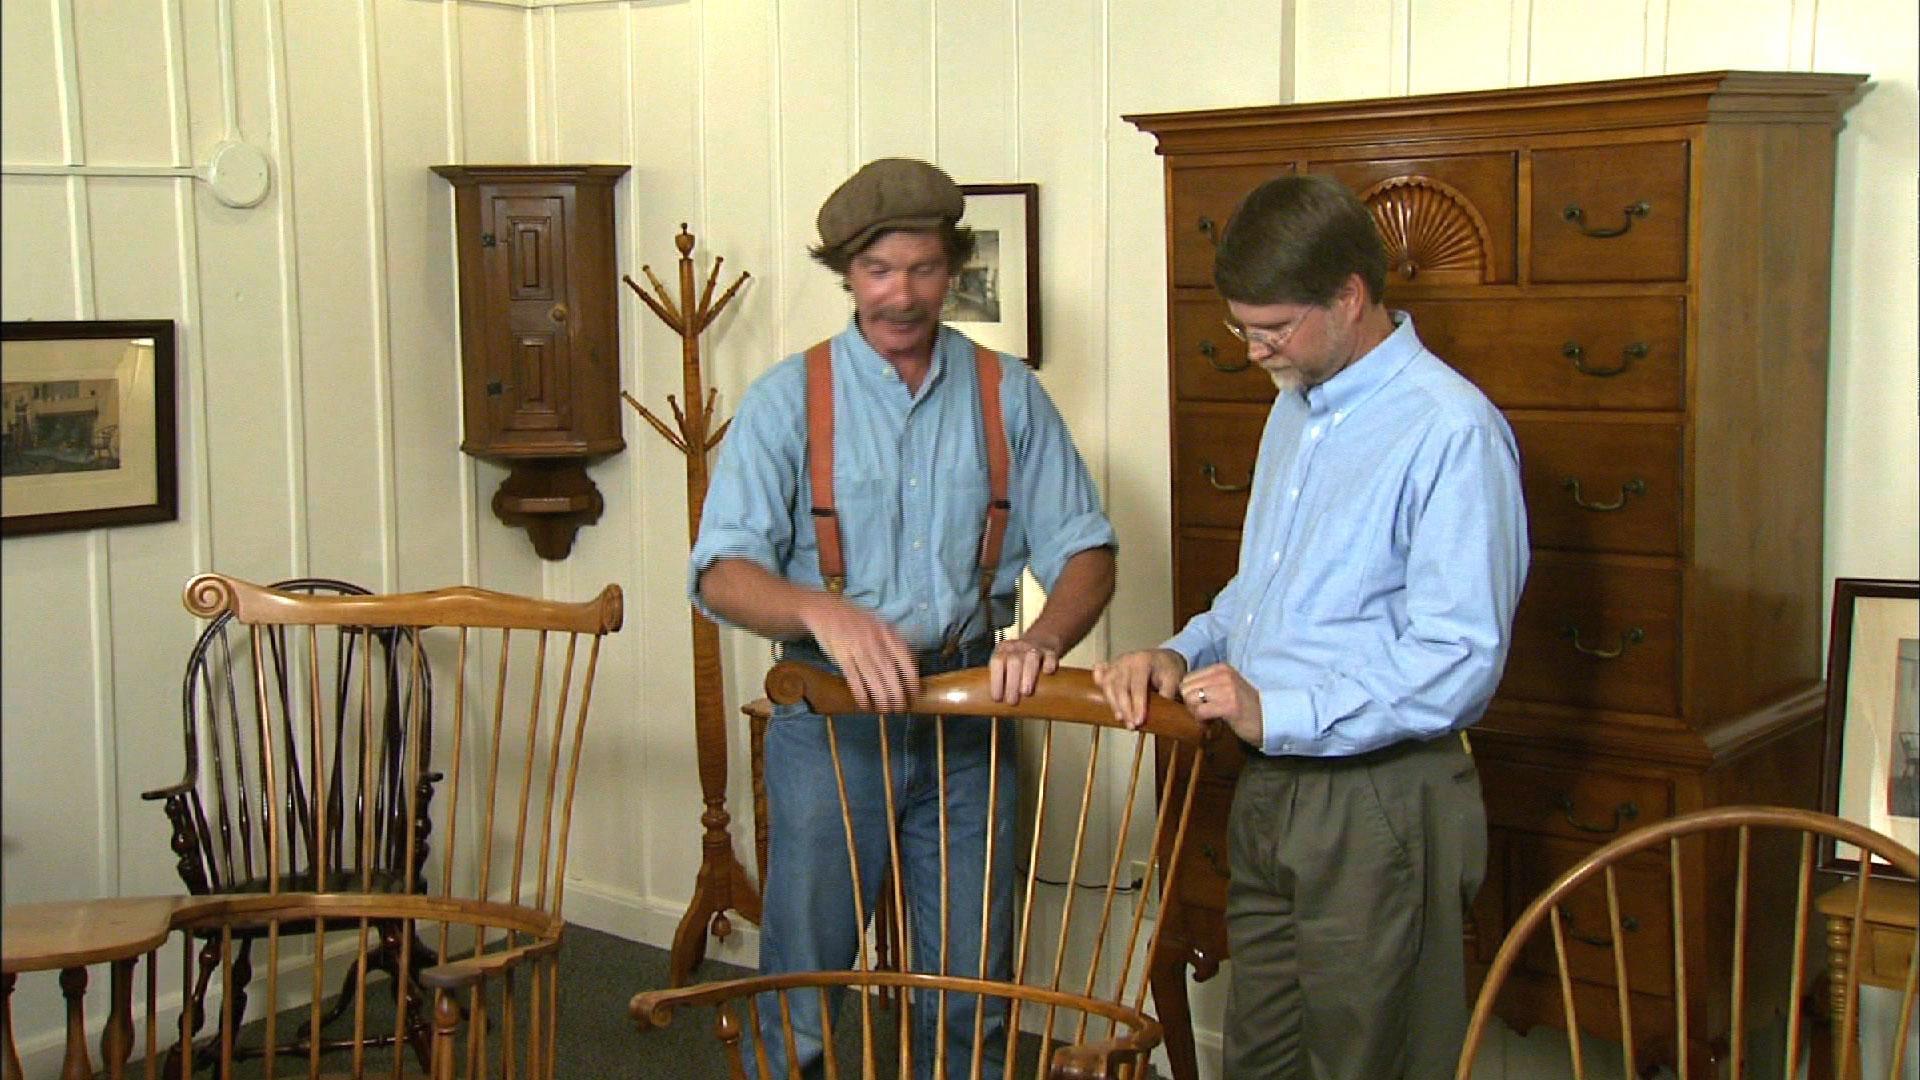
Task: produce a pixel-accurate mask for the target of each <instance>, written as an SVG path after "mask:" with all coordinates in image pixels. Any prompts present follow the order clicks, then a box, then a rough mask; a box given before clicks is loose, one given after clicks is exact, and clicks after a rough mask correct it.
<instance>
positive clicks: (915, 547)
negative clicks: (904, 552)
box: [913, 540, 925, 551]
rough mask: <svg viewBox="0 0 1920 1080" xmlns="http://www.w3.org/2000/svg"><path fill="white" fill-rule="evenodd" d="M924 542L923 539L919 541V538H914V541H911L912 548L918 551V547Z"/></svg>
mask: <svg viewBox="0 0 1920 1080" xmlns="http://www.w3.org/2000/svg"><path fill="white" fill-rule="evenodd" d="M924 543H925V542H924V541H921V540H915V541H914V542H913V550H915V551H919V550H920V548H921V547H922V546H924Z"/></svg>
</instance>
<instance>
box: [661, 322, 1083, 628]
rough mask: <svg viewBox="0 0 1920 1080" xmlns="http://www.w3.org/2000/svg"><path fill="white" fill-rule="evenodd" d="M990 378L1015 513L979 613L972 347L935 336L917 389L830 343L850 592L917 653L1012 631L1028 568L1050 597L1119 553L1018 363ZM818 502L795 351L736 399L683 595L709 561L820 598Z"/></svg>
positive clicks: (956, 338)
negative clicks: (1095, 561) (751, 569)
mask: <svg viewBox="0 0 1920 1080" xmlns="http://www.w3.org/2000/svg"><path fill="white" fill-rule="evenodd" d="M1000 370H1001V376H1000V409H1001V416H1002V417H1003V420H1004V423H1005V425H1006V432H1007V442H1008V444H1009V446H1010V447H1011V451H1012V461H1011V465H1010V468H1009V476H1008V479H1007V488H1008V491H1007V497H1008V499H1009V501H1010V502H1012V504H1013V512H1012V515H1011V520H1010V521H1009V522H1008V525H1007V536H1006V542H1005V544H1004V546H1003V547H1002V549H1001V557H1000V565H999V568H998V572H997V573H996V575H995V583H994V589H993V594H994V602H993V610H992V611H991V612H990V613H982V612H980V611H979V610H978V608H979V600H980V573H979V557H980V556H979V553H980V537H981V533H982V531H983V529H984V527H985V525H986V517H987V498H988V492H989V484H988V480H987V458H986V436H985V433H984V431H983V429H982V426H981V422H980V384H979V376H978V374H977V369H976V368H975V360H974V346H973V342H972V341H970V340H968V339H967V337H966V336H965V335H963V334H961V333H959V332H958V331H956V330H953V329H951V328H949V327H946V326H942V327H941V328H940V331H939V333H938V335H937V336H936V337H935V338H934V344H933V365H932V367H931V369H930V370H929V371H928V372H927V376H926V378H925V379H924V380H922V381H921V384H920V389H919V391H918V392H917V393H915V392H910V391H909V390H908V389H907V384H906V383H905V382H904V381H903V380H902V379H901V378H900V376H899V374H898V373H896V372H895V371H894V369H893V365H892V364H889V363H888V362H887V361H886V360H885V359H884V358H883V357H881V356H880V354H879V353H877V352H875V351H874V350H873V348H872V346H870V345H868V344H867V341H866V339H865V338H864V337H862V336H861V335H860V331H859V328H858V326H857V325H855V324H853V323H849V324H848V326H847V328H846V329H845V330H843V331H841V332H840V333H839V334H837V335H835V336H834V338H833V423H834V429H833V446H834V450H833V493H834V501H835V503H836V505H837V506H838V508H839V511H840V543H841V549H842V551H843V552H844V553H845V556H846V564H847V587H846V593H845V595H846V597H847V598H848V599H850V600H852V601H854V602H855V603H857V604H860V605H861V606H863V607H866V608H869V609H871V610H872V611H874V612H875V613H877V614H878V615H879V616H880V617H881V618H882V619H884V620H885V621H886V622H887V623H888V624H889V625H891V626H893V627H894V628H895V629H896V630H898V631H899V632H900V635H901V636H902V637H903V638H904V639H905V640H906V642H907V644H908V645H909V646H911V647H913V648H916V649H931V648H935V647H937V646H939V645H941V644H943V643H944V642H946V641H947V640H949V635H951V636H952V639H953V640H959V641H965V640H971V639H973V638H979V637H985V636H986V635H987V634H988V633H990V632H991V631H992V630H993V629H996V628H999V627H1004V626H1007V625H1008V624H1010V623H1011V622H1012V621H1013V595H1014V590H1015V587H1016V586H1017V584H1018V582H1019V580H1020V571H1021V570H1022V568H1024V567H1026V566H1028V565H1029V564H1031V566H1032V568H1033V574H1034V577H1035V578H1037V579H1038V580H1039V582H1040V584H1041V585H1042V587H1044V588H1047V589H1052V588H1053V584H1054V581H1055V580H1056V579H1057V578H1058V577H1059V575H1060V570H1061V568H1062V567H1064V566H1065V565H1066V563H1067V560H1068V559H1070V558H1072V557H1073V556H1074V555H1076V554H1078V553H1079V552H1081V551H1085V550H1087V549H1088V548H1094V547H1102V546H1107V547H1113V546H1117V545H1116V543H1115V539H1114V534H1113V526H1112V525H1110V524H1109V523H1108V522H1107V517H1106V515H1105V514H1104V513H1102V512H1101V510H1100V496H1099V492H1098V491H1096V490H1095V489H1094V486H1093V480H1092V478H1091V477H1090V476H1089V475H1088V474H1087V466H1086V463H1085V462H1084V461H1082V460H1081V458H1080V452H1079V451H1078V450H1076V449H1075V448H1074V445H1073V440H1072V438H1071V437H1070V436H1068V434H1067V427H1066V424H1065V423H1064V422H1062V421H1061V419H1060V413H1059V411H1058V410H1057V409H1055V408H1054V405H1053V401H1052V400H1051V399H1050V398H1048V397H1047V393H1046V391H1045V390H1044V389H1042V388H1041V386H1040V381H1039V380H1038V379H1036V378H1035V377H1034V374H1033V371H1032V370H1031V369H1030V368H1028V367H1027V365H1026V364H1024V363H1021V362H1020V361H1019V360H1018V359H1017V358H1014V357H1009V356H1004V355H1003V356H1002V357H1001V361H1000ZM812 505H813V484H812V482H811V481H810V480H809V479H808V475H807V367H806V357H805V355H804V354H799V353H797V354H795V355H793V356H790V357H788V358H786V359H785V360H783V361H781V362H780V363H779V364H778V365H776V366H775V367H774V368H773V369H772V370H770V371H768V372H767V373H766V374H765V375H763V376H761V377H760V378H759V379H757V380H755V381H754V383H753V385H752V386H750V387H748V388H747V392H746V394H744V395H743V396H742V397H741V400H740V409H739V412H738V413H737V414H736V415H735V416H734V419H733V426H732V427H730V428H728V429H727V436H726V438H725V440H723V441H722V443H721V446H720V455H719V458H718V460H717V461H716V463H715V465H714V470H713V477H712V481H711V483H710V486H709V487H708V489H707V501H706V505H705V506H704V508H703V509H702V512H701V515H700V535H699V538H698V540H697V541H696V542H695V543H694V546H693V554H692V557H691V558H690V559H689V570H688V577H687V592H688V595H689V596H690V597H691V598H692V599H693V601H694V602H695V603H696V604H698V603H700V596H699V582H700V575H701V574H702V573H704V572H706V569H707V568H708V567H709V566H712V565H713V563H714V561H715V560H717V559H747V560H750V561H752V562H754V563H757V564H758V565H760V566H761V567H763V568H765V569H766V570H768V571H770V572H772V573H774V574H777V575H779V576H780V577H783V578H786V579H787V580H789V581H792V582H794V583H796V584H799V585H805V586H809V587H812V588H820V587H821V578H820V554H819V548H818V546H817V541H816V540H815V535H814V529H813V515H812V510H811V508H812ZM701 609H702V610H703V611H707V613H708V614H709V615H710V616H714V613H713V612H712V611H710V610H708V609H707V608H706V607H705V605H704V604H703V605H702V606H701ZM983 615H984V616H985V617H983ZM715 618H716V620H717V616H715Z"/></svg>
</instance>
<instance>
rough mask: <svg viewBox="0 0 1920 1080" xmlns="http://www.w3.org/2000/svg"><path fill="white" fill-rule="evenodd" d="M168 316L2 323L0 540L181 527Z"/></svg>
mask: <svg viewBox="0 0 1920 1080" xmlns="http://www.w3.org/2000/svg"><path fill="white" fill-rule="evenodd" d="M173 379H174V334H173V323H172V322H171V321H169V320H165V319H141V320H123V321H116V322H7V323H0V394H3V395H4V397H3V399H0V536H25V535H28V534H31V533H45V532H57V531H60V530H64V529H96V528H101V527H104V526H108V525H133V524H139V523H143V522H151V521H172V520H173V519H174V518H176V517H178V516H179V514H178V479H177V476H176V473H175V450H174V430H175V428H174V387H173Z"/></svg>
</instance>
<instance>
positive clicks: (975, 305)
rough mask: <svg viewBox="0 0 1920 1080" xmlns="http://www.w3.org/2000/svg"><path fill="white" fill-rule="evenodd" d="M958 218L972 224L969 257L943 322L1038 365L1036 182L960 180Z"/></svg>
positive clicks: (950, 292) (953, 288)
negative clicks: (963, 205)
mask: <svg viewBox="0 0 1920 1080" xmlns="http://www.w3.org/2000/svg"><path fill="white" fill-rule="evenodd" d="M960 190H961V192H962V193H963V194H965V195H966V197H967V210H966V213H965V214H964V215H963V216H962V217H961V218H960V224H961V225H963V226H965V227H967V228H969V229H972V230H973V238H974V244H975V247H974V252H973V258H972V259H970V260H968V261H967V264H966V265H965V266H963V267H961V268H960V272H959V273H958V274H955V275H954V278H953V285H952V286H951V287H949V288H948V290H947V302H946V306H945V307H943V308H942V309H941V312H940V318H941V321H942V322H945V323H947V324H948V325H950V326H952V327H954V328H955V329H957V330H959V331H961V332H962V333H965V334H966V335H967V336H968V337H970V338H972V339H973V340H975V341H977V342H979V343H980V344H982V345H985V346H987V347H988V348H991V349H998V350H1000V351H1001V352H1004V353H1012V354H1013V355H1015V356H1021V357H1025V358H1026V361H1027V363H1028V364H1031V365H1032V366H1034V367H1039V366H1040V227H1039V205H1040V186H1039V185H1038V184H961V185H960Z"/></svg>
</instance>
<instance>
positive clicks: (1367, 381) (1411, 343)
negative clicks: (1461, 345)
mask: <svg viewBox="0 0 1920 1080" xmlns="http://www.w3.org/2000/svg"><path fill="white" fill-rule="evenodd" d="M1387 317H1388V318H1390V319H1392V320H1393V322H1394V328H1393V332H1392V333H1390V334H1388V335H1387V336H1386V337H1385V338H1384V339H1382V340H1381V342H1380V343H1379V344H1378V345H1375V346H1374V347H1373V348H1371V349H1368V350H1367V351H1366V352H1365V353H1363V354H1362V355H1361V357H1360V358H1359V359H1358V360H1355V361H1354V362H1353V363H1351V364H1348V365H1347V366H1346V367H1345V368H1342V369H1341V370H1340V371H1339V372H1338V373H1336V374H1335V375H1334V377H1333V378H1331V379H1328V380H1327V381H1326V382H1323V383H1321V384H1320V385H1319V386H1315V387H1310V388H1309V389H1308V390H1307V392H1306V398H1307V410H1308V411H1309V412H1311V413H1313V414H1315V415H1319V414H1321V413H1333V414H1334V416H1335V417H1336V418H1340V417H1344V416H1346V414H1347V413H1350V412H1352V411H1353V410H1354V409H1355V408H1356V407H1358V406H1359V405H1360V403H1362V402H1364V401H1366V400H1367V399H1368V398H1370V397H1372V396H1373V395H1374V394H1375V393H1376V392H1378V391H1379V389H1380V388H1381V387H1383V386H1385V385H1387V383H1389V382H1392V381H1393V378H1394V376H1396V375H1398V374H1400V372H1401V371H1402V370H1404V369H1405V368H1406V366H1407V364H1408V363H1410V362H1412V360H1413V358H1414V356H1415V355H1416V354H1418V353H1419V352H1420V350H1421V349H1422V348H1424V346H1422V345H1421V344H1420V337H1419V335H1417V334H1415V333H1414V331H1413V316H1411V315H1409V314H1407V313H1406V312H1404V311H1389V312H1388V313H1387Z"/></svg>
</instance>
